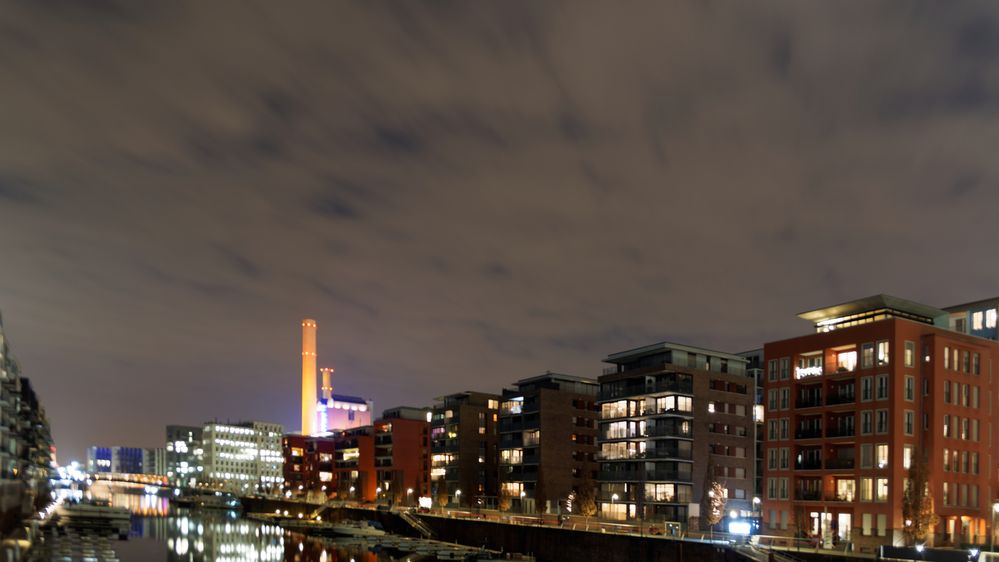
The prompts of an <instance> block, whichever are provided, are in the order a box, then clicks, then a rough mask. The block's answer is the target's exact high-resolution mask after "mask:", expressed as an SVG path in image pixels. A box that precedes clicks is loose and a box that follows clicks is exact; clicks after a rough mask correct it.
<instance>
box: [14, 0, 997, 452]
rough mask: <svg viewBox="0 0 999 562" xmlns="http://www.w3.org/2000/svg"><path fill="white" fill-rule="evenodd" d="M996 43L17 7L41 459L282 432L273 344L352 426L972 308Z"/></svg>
mask: <svg viewBox="0 0 999 562" xmlns="http://www.w3.org/2000/svg"><path fill="white" fill-rule="evenodd" d="M997 17H999V7H997V6H996V5H995V4H994V3H990V2H967V3H965V2H962V3H905V4H900V3H897V2H850V3H802V2H795V1H780V0H779V1H776V2H767V3H763V4H761V3H730V4H721V3H714V2H701V1H697V0H690V1H679V2H669V3H662V2H659V3H656V2H648V3H643V2H640V3H638V4H634V5H632V6H629V8H628V9H622V8H621V7H620V6H619V5H616V4H614V3H607V2H546V3H543V4H541V3H530V2H519V1H515V2H495V3H467V2H434V3H433V4H404V3H375V2H364V3H356V4H343V3H318V2H317V3H313V4H307V5H303V6H300V7H299V8H298V9H296V10H287V9H286V8H285V7H284V6H281V5H278V4H275V3H271V2H249V3H245V4H242V5H241V9H239V10H233V9H232V8H231V7H229V6H225V5H222V4H218V3H213V2H195V1H187V2H181V3H176V4H171V7H170V9H162V8H159V7H156V6H155V5H153V4H137V3H132V2H112V1H108V0H104V1H97V2H46V3H38V2H16V3H13V4H11V5H9V6H7V7H6V8H5V9H4V10H3V11H2V13H0V73H2V75H3V77H4V88H3V91H2V94H0V98H2V99H0V123H2V124H3V126H2V127H0V256H2V257H3V260H2V261H3V264H2V275H0V309H2V310H3V312H4V320H5V322H6V324H7V329H8V332H9V336H10V338H11V341H12V342H13V344H14V348H15V351H16V352H17V353H18V355H19V358H20V359H21V361H22V363H23V365H24V369H25V373H26V374H27V375H28V376H31V377H32V379H33V381H34V382H35V383H36V384H37V386H38V389H39V392H40V394H41V396H42V398H43V400H44V401H45V403H46V406H47V409H48V411H49V413H50V415H51V416H52V419H53V423H54V431H55V435H56V438H57V440H58V442H59V445H60V447H61V451H60V457H63V458H71V457H74V456H79V455H80V454H81V453H82V451H83V447H84V446H86V445H88V444H90V443H93V442H95V441H102V442H114V443H122V444H136V445H155V444H158V443H159V441H160V440H161V439H162V427H163V425H164V424H166V423H170V422H179V423H197V422H200V421H203V420H205V419H209V418H214V417H219V418H223V419H224V418H227V417H228V418H232V419H236V418H246V417H258V418H266V419H273V420H274V421H278V422H282V423H285V424H288V425H289V428H292V429H294V424H295V420H296V419H297V413H296V404H297V395H298V390H297V386H296V385H297V384H298V383H297V376H298V375H297V373H298V363H297V362H298V360H299V357H300V355H299V351H298V345H299V343H298V338H299V337H300V336H299V332H298V326H299V320H300V319H301V318H303V317H313V318H316V319H317V320H318V321H319V326H320V329H319V358H320V363H321V364H323V365H329V366H332V367H335V368H336V373H337V374H336V380H335V384H336V385H337V388H338V389H339V390H340V391H342V392H345V393H348V394H364V395H371V396H372V397H373V398H374V399H375V400H376V405H377V407H378V408H379V409H380V408H383V407H389V406H393V405H396V404H400V403H412V404H418V403H427V402H429V401H430V400H431V399H432V398H433V397H434V396H439V395H441V394H444V393H447V392H452V391H457V390H465V389H473V388H474V389H480V390H498V389H499V388H500V387H501V386H502V385H504V384H506V383H508V382H510V381H512V380H515V379H518V378H521V377H524V376H530V375H534V374H537V373H539V372H543V371H544V370H545V369H551V370H553V371H558V372H568V373H572V374H577V375H590V376H596V375H598V374H599V373H600V365H599V360H600V359H601V358H602V357H604V356H605V355H606V354H607V353H611V352H614V351H618V350H621V349H626V348H628V347H633V346H638V345H643V344H647V343H650V342H652V341H656V340H661V339H675V340H680V341H683V342H686V343H691V344H695V345H704V346H716V347H720V348H723V349H728V350H742V349H748V348H752V347H754V346H758V345H760V344H762V343H763V342H764V341H766V340H767V339H771V338H782V337H787V336H790V335H794V334H797V333H802V332H804V331H807V330H808V326H807V325H805V324H803V323H802V322H801V321H800V320H798V319H797V318H796V317H795V313H797V312H799V311H801V310H804V309H808V308H811V307H814V306H817V305H821V304H824V303H828V302H838V301H842V300H845V299H849V298H851V297H857V296H863V295H868V294H873V293H877V292H890V293H896V294H899V295H900V296H903V297H908V298H913V299H917V300H924V301H926V302H928V303H931V304H937V305H946V304H948V303H953V302H967V301H970V300H974V299H976V298H982V297H988V296H992V295H993V293H991V292H990V291H991V289H989V287H992V286H993V285H994V283H995V282H996V280H999V271H997V270H996V268H995V266H994V265H993V264H992V263H991V262H990V261H989V260H984V259H981V256H983V255H987V254H988V251H989V249H990V248H988V247H983V246H981V245H980V244H981V243H982V241H983V240H984V239H985V238H987V237H983V236H982V235H981V233H982V231H983V230H982V229H983V228H986V227H985V226H983V225H990V224H992V223H993V222H994V217H993V216H992V215H993V214H994V209H995V208H997V205H999V191H997V190H995V189H991V188H990V185H991V182H992V181H993V178H995V177H999V176H997V175H999V163H997V162H996V160H995V158H994V155H993V154H992V152H993V151H994V149H993V147H994V145H995V142H994V136H995V128H996V123H995V121H996V120H997V119H999V112H997V111H996V109H997V107H999V104H997V103H996V100H997V96H996V92H997V87H999V65H996V63H995V61H996V55H997V54H999V39H997V37H999V33H996V27H997V23H996V22H997V21H999V19H997ZM844 30H849V38H848V40H847V39H844V37H845V36H844ZM914 263H930V264H933V267H930V268H923V269H921V270H920V274H919V275H913V269H912V264H914ZM954 271H961V272H962V275H954V274H953V272H954ZM990 283H991V284H990ZM94 388H102V389H112V390H108V391H106V392H104V391H102V392H93V389H94ZM150 388H154V389H155V400H152V399H150V396H149V392H150ZM81 396H86V397H87V400H86V402H85V403H84V402H83V401H81V400H80V397H81ZM63 453H65V454H63Z"/></svg>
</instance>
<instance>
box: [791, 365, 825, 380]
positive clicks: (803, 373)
mask: <svg viewBox="0 0 999 562" xmlns="http://www.w3.org/2000/svg"><path fill="white" fill-rule="evenodd" d="M821 374H822V367H821V366H816V367H795V368H794V378H796V379H803V378H805V377H815V376H818V375H821Z"/></svg>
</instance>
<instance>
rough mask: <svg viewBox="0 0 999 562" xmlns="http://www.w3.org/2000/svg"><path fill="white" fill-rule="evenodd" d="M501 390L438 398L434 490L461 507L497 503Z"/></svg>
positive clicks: (432, 463)
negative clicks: (498, 426) (499, 392)
mask: <svg viewBox="0 0 999 562" xmlns="http://www.w3.org/2000/svg"><path fill="white" fill-rule="evenodd" d="M500 399H501V397H500V396H499V395H498V394H489V393H485V392H471V391H466V392H460V393H457V394H451V395H448V396H442V397H439V398H437V399H436V400H437V401H436V404H435V405H434V408H433V412H432V415H431V421H430V447H431V460H430V478H431V482H432V486H431V487H432V489H433V494H434V496H435V497H437V498H440V497H444V496H446V497H447V498H448V500H449V501H450V502H451V503H455V504H460V505H480V502H481V505H483V506H489V505H493V504H494V503H495V501H496V496H497V493H498V485H497V477H498V474H497V461H498V453H497V447H496V445H497V432H496V427H497V425H498V424H497V421H498V419H499V403H500Z"/></svg>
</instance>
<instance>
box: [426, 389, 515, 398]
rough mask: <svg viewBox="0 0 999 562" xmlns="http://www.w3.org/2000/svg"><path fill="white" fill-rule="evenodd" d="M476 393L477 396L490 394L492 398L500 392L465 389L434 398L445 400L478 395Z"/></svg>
mask: <svg viewBox="0 0 999 562" xmlns="http://www.w3.org/2000/svg"><path fill="white" fill-rule="evenodd" d="M476 395H477V396H489V397H490V398H495V397H497V396H499V395H498V394H495V393H493V392H479V391H477V390H466V391H463V392H455V393H452V394H445V395H444V396H438V397H436V398H434V400H437V401H444V400H447V399H448V398H461V397H463V396H476Z"/></svg>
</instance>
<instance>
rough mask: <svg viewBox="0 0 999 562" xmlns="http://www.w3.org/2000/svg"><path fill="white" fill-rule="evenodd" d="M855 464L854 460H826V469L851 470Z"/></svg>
mask: <svg viewBox="0 0 999 562" xmlns="http://www.w3.org/2000/svg"><path fill="white" fill-rule="evenodd" d="M856 464H857V461H856V460H854V459H826V468H827V469H830V470H843V469H848V468H849V469H852V468H853V467H854V466H855V465H856Z"/></svg>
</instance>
